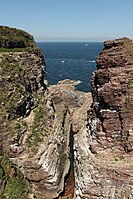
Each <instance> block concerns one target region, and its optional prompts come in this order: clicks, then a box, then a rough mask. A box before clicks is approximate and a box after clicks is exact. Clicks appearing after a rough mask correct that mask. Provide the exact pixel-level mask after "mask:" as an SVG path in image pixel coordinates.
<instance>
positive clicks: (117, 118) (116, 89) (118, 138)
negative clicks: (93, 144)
mask: <svg viewBox="0 0 133 199" xmlns="http://www.w3.org/2000/svg"><path fill="white" fill-rule="evenodd" d="M104 45H105V48H104V50H103V51H102V53H101V54H100V56H99V57H98V58H97V68H98V70H97V71H96V72H95V74H94V75H93V79H92V85H93V91H92V92H93V105H92V109H93V111H92V112H91V113H92V116H90V118H91V120H93V117H94V118H97V120H98V122H96V129H95V131H94V132H93V130H92V134H93V136H95V137H96V140H97V143H98V145H97V146H99V145H100V146H101V147H112V146H117V147H118V148H119V149H120V150H124V151H125V152H132V150H133V122H132V121H133V51H132V50H133V43H132V42H131V41H129V40H128V39H126V38H123V39H118V40H115V41H107V42H105V43H104ZM90 129H91V125H90Z"/></svg>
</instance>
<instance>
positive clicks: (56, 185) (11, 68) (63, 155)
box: [0, 27, 71, 199]
mask: <svg viewBox="0 0 133 199" xmlns="http://www.w3.org/2000/svg"><path fill="white" fill-rule="evenodd" d="M3 29H4V30H6V31H4V33H5V34H6V33H7V32H10V33H11V32H12V31H13V32H12V33H13V34H9V35H8V34H6V40H8V41H9V40H10V39H11V40H13V39H14V40H15V39H16V35H17V40H18V41H19V39H20V43H19V42H18V44H17V46H16V45H10V46H9V42H5V41H4V44H3V43H2V42H1V43H2V44H1V45H2V47H3V48H0V149H1V151H0V197H2V198H13V199H15V198H16V199H18V198H43V199H44V198H46V199H48V198H49V199H52V198H56V197H58V196H59V194H60V193H61V192H62V191H63V189H64V178H65V176H66V175H67V174H68V171H69V168H70V160H69V154H70V152H69V148H70V147H69V142H70V129H71V122H70V113H69V110H68V108H67V107H66V106H65V104H63V103H60V100H59V102H58V101H57V102H56V103H55V102H53V101H52V98H51V96H50V94H49V91H48V89H47V88H46V85H45V84H44V77H45V61H44V57H43V54H42V52H41V51H40V50H39V49H38V48H37V47H36V46H34V47H32V45H30V44H29V45H28V43H35V42H34V40H33V41H31V38H32V36H30V35H29V34H28V33H24V34H23V31H22V32H21V31H17V30H16V31H15V30H14V29H10V28H8V27H4V28H3V27H0V31H1V32H2V31H3ZM14 31H15V33H16V34H15V36H14V37H15V38H10V37H11V36H12V37H13V35H14ZM18 32H19V34H18ZM2 33H3V32H2ZM4 33H3V37H4V38H5V34H4ZM22 35H23V38H22ZM21 39H23V40H24V41H26V46H24V45H22V46H21ZM14 40H13V41H12V42H14ZM27 45H28V46H27ZM16 47H17V48H16Z"/></svg>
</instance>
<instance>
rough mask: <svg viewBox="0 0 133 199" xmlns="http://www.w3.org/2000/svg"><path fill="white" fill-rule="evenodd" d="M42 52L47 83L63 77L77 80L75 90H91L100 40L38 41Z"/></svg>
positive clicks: (100, 44) (100, 45) (100, 47)
mask: <svg viewBox="0 0 133 199" xmlns="http://www.w3.org/2000/svg"><path fill="white" fill-rule="evenodd" d="M37 45H38V47H40V48H41V49H42V50H43V52H44V57H45V61H46V70H47V80H48V84H49V85H51V84H57V82H58V81H60V80H63V79H72V80H79V81H80V84H79V85H78V86H77V88H76V89H77V90H80V91H84V92H88V91H90V90H91V84H90V80H91V76H92V73H93V72H94V71H95V70H96V62H95V60H96V57H97V56H98V54H99V53H100V51H101V50H102V49H103V43H102V42H87V43H85V42H38V43H37Z"/></svg>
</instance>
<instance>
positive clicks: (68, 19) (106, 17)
mask: <svg viewBox="0 0 133 199" xmlns="http://www.w3.org/2000/svg"><path fill="white" fill-rule="evenodd" d="M0 25H7V26H10V27H16V28H19V29H24V30H25V31H27V32H29V33H31V34H32V35H33V36H34V37H35V40H36V41H53V40H54V41H103V40H106V39H113V38H119V37H123V36H130V37H132V36H133V0H1V2H0Z"/></svg>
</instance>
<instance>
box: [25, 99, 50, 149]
mask: <svg viewBox="0 0 133 199" xmlns="http://www.w3.org/2000/svg"><path fill="white" fill-rule="evenodd" d="M45 103H46V102H45V100H44V98H41V97H38V106H37V107H36V108H35V110H34V122H33V124H32V129H31V131H32V133H31V135H30V136H29V137H28V139H27V144H28V147H29V148H31V150H32V152H33V153H36V152H37V149H38V145H39V143H40V142H41V141H42V140H43V138H44V137H45V136H48V132H49V129H48V127H47V126H48V125H47V111H46V104H45Z"/></svg>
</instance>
